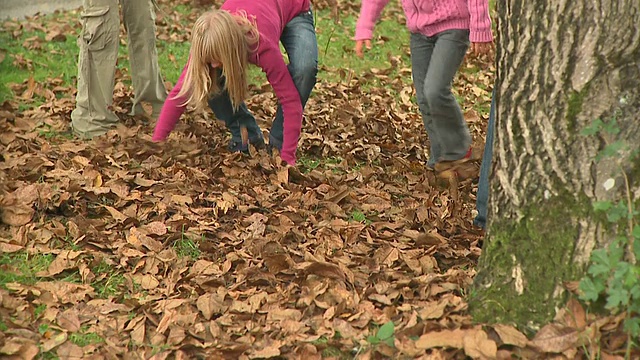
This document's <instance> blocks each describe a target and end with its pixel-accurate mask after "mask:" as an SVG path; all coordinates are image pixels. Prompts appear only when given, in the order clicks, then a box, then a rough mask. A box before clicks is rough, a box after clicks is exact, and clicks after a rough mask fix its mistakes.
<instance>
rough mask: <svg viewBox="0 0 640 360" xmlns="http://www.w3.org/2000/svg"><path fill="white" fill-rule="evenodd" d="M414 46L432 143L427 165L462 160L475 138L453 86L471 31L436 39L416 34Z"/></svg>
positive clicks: (420, 103)
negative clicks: (470, 132)
mask: <svg viewBox="0 0 640 360" xmlns="http://www.w3.org/2000/svg"><path fill="white" fill-rule="evenodd" d="M410 47H411V72H412V75H413V83H414V86H415V88H416V97H417V100H418V106H419V107H420V112H421V113H422V121H423V122H424V127H425V129H426V130H427V135H428V136H429V142H430V143H431V149H430V151H429V161H428V162H427V166H429V167H433V166H434V165H435V163H436V162H438V161H441V160H458V159H461V158H463V157H464V156H465V155H466V153H467V151H468V150H469V146H470V145H471V135H470V134H469V128H468V126H467V123H466V122H465V120H464V116H463V115H462V110H461V109H460V105H459V104H458V102H457V101H456V98H455V97H454V96H453V94H452V93H451V84H452V83H453V78H454V76H455V75H456V72H457V71H458V68H459V67H460V64H462V60H463V59H464V56H465V54H466V52H467V48H468V47H469V30H447V31H443V32H441V33H438V34H436V35H434V36H425V35H422V34H418V33H412V34H411V43H410Z"/></svg>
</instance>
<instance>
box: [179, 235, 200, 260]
mask: <svg viewBox="0 0 640 360" xmlns="http://www.w3.org/2000/svg"><path fill="white" fill-rule="evenodd" d="M173 248H174V249H175V250H176V253H177V254H178V256H180V257H189V258H191V259H197V258H198V257H199V256H200V244H199V243H198V242H197V241H194V240H192V239H191V238H190V237H188V236H187V235H186V234H184V233H182V237H181V238H180V239H179V240H176V242H175V243H174V244H173Z"/></svg>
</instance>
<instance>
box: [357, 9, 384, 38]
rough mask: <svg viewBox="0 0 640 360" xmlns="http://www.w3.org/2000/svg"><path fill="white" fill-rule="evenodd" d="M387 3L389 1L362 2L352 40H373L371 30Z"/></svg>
mask: <svg viewBox="0 0 640 360" xmlns="http://www.w3.org/2000/svg"><path fill="white" fill-rule="evenodd" d="M388 3H389V0H362V5H361V6H360V16H359V17H358V22H357V23H356V35H355V36H354V38H353V39H354V40H371V38H373V28H374V27H375V26H376V22H377V21H378V19H379V18H380V13H382V9H384V7H385V6H386V5H387V4H388Z"/></svg>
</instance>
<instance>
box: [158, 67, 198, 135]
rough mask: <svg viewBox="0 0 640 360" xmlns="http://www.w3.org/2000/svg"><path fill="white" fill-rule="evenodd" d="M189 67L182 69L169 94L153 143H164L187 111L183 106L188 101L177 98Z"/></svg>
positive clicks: (159, 118) (161, 111)
mask: <svg viewBox="0 0 640 360" xmlns="http://www.w3.org/2000/svg"><path fill="white" fill-rule="evenodd" d="M188 65H189V62H187V65H185V67H184V68H183V69H182V73H181V74H180V77H179V78H178V81H177V82H176V85H175V86H174V87H173V89H171V91H170V92H169V96H167V99H166V100H165V101H164V104H163V105H162V110H160V116H159V117H158V122H156V127H155V129H154V130H153V137H152V140H153V141H163V140H165V139H166V138H167V136H169V133H171V131H172V130H173V129H174V128H175V127H176V123H177V122H178V120H179V119H180V116H181V115H182V113H184V110H185V109H186V106H184V105H182V104H184V102H185V101H186V99H185V98H177V96H178V93H179V92H180V90H181V89H182V83H183V82H184V76H185V74H186V72H187V66H188Z"/></svg>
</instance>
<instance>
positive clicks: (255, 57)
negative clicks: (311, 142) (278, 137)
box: [153, 0, 309, 165]
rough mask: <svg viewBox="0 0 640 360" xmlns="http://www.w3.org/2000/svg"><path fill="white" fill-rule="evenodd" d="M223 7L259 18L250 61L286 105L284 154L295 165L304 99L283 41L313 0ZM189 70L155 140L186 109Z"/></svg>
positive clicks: (236, 1) (247, 0) (243, 1)
mask: <svg viewBox="0 0 640 360" xmlns="http://www.w3.org/2000/svg"><path fill="white" fill-rule="evenodd" d="M220 8H221V9H224V10H227V11H229V12H231V13H236V12H238V11H239V10H244V11H246V13H247V15H249V16H251V15H254V16H255V17H256V24H257V26H258V31H259V32H260V42H259V44H258V50H257V52H256V53H253V54H251V55H250V57H249V61H250V62H251V63H252V64H255V65H257V66H259V67H260V68H262V71H264V72H265V74H266V75H267V80H268V81H269V83H270V84H271V87H273V91H274V92H275V94H276V97H277V98H278V101H279V102H280V104H281V105H282V110H283V113H284V139H283V144H282V151H281V153H280V156H281V157H282V160H284V161H286V162H287V163H288V164H290V165H295V162H296V149H297V147H298V140H299V138H300V129H301V127H302V102H301V100H300V94H298V90H297V89H296V86H295V84H294V82H293V79H292V78H291V75H290V74H289V70H288V69H287V64H286V63H285V62H284V58H283V56H282V53H281V52H280V45H279V43H280V36H281V35H282V31H283V30H284V27H285V25H286V24H287V23H288V22H289V21H291V20H292V19H293V18H294V17H296V16H297V15H299V14H300V13H301V12H304V11H308V10H309V0H259V1H258V0H227V1H226V2H225V3H224V4H223V5H222V6H221V7H220ZM185 73H186V66H185V68H184V69H183V70H182V74H181V75H180V78H179V79H178V81H177V83H176V85H175V86H174V87H173V89H172V90H171V92H170V93H169V96H168V97H167V100H166V101H165V103H164V105H163V106H162V111H161V112H160V117H159V118H158V122H157V123H156V127H155V129H154V131H153V141H162V140H164V139H166V138H167V136H169V133H170V132H171V131H172V130H173V129H174V128H175V126H176V123H177V122H178V119H179V118H180V116H181V115H182V113H183V112H184V111H185V106H182V105H181V104H183V103H184V101H185V99H179V98H176V95H177V94H178V93H179V92H180V89H181V88H182V83H183V81H184V77H185Z"/></svg>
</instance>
